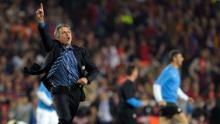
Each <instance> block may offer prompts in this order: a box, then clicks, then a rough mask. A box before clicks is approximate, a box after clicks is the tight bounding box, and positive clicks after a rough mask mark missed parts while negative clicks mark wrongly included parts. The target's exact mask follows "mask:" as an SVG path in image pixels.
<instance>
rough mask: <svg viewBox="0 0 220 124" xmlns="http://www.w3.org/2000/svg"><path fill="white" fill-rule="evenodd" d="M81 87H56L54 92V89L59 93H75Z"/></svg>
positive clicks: (76, 85)
mask: <svg viewBox="0 0 220 124" xmlns="http://www.w3.org/2000/svg"><path fill="white" fill-rule="evenodd" d="M80 87H81V86H80V85H78V84H75V85H71V86H55V87H52V90H53V89H54V90H55V91H59V92H68V91H74V90H75V89H78V88H80Z"/></svg>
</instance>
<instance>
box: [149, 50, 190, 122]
mask: <svg viewBox="0 0 220 124" xmlns="http://www.w3.org/2000/svg"><path fill="white" fill-rule="evenodd" d="M169 58H170V64H169V65H167V66H166V67H165V68H164V69H163V70H162V72H161V74H160V75H159V77H158V78H157V80H156V82H155V84H154V85H153V89H154V97H155V98H156V100H157V101H158V103H159V106H160V124H170V123H171V122H172V119H176V120H177V121H178V122H180V123H181V124H189V121H188V120H187V117H186V115H185V114H184V113H183V112H182V110H181V108H179V107H178V106H177V97H180V98H181V99H183V100H184V101H190V102H193V99H192V98H189V97H188V96H187V95H186V94H185V93H184V92H183V91H182V90H181V89H180V82H181V78H180V72H179V70H178V69H179V68H180V67H181V66H182V62H183V55H182V53H181V52H180V51H178V50H172V51H171V52H170V53H169Z"/></svg>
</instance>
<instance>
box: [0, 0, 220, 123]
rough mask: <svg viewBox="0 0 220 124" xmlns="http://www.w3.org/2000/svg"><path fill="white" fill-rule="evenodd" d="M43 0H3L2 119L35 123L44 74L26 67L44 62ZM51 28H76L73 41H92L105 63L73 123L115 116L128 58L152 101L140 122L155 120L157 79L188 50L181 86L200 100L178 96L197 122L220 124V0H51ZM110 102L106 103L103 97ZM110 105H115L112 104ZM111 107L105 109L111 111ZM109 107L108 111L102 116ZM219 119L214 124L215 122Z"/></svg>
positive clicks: (85, 43) (47, 3)
mask: <svg viewBox="0 0 220 124" xmlns="http://www.w3.org/2000/svg"><path fill="white" fill-rule="evenodd" d="M39 3H40V1H37V0H35V1H34V0H0V123H1V124H6V122H7V121H8V120H11V119H17V120H22V121H25V122H27V123H30V124H34V123H35V108H36V106H37V97H36V94H35V93H36V90H37V88H38V85H39V77H36V76H27V75H24V74H23V73H22V69H23V67H24V66H25V65H29V64H30V63H31V62H33V61H35V60H36V61H38V62H39V63H41V62H42V61H43V60H44V55H45V53H44V50H43V48H42V46H41V44H40V37H39V34H38V31H37V23H36V21H35V15H34V14H35V11H36V9H37V8H38V7H39ZM43 4H44V8H45V12H46V16H45V18H46V22H47V24H48V28H49V31H50V34H51V35H53V30H54V28H55V26H56V25H57V24H59V23H60V22H63V23H68V24H70V25H71V26H72V29H73V35H74V40H73V41H75V42H73V43H75V44H77V45H80V46H84V47H87V48H88V49H89V50H90V53H91V55H92V58H93V60H94V62H95V63H96V64H97V66H98V68H99V69H100V72H101V73H100V75H99V77H98V78H97V80H96V81H95V82H94V83H93V84H91V85H90V86H87V87H86V88H85V91H86V93H87V100H86V102H83V103H82V104H81V107H80V109H79V112H78V116H77V117H76V118H75V120H74V121H75V122H81V123H83V122H85V123H86V122H88V123H90V124H93V123H96V121H98V120H100V119H102V118H104V117H103V116H105V112H106V113H110V114H111V116H112V117H113V120H112V121H114V119H115V118H116V117H117V110H118V108H117V107H118V103H119V98H118V93H117V91H118V90H117V89H118V87H119V86H120V85H121V84H122V83H123V81H124V79H125V73H124V69H125V67H126V65H127V64H128V63H130V62H133V63H135V64H136V65H137V66H138V67H139V68H140V76H139V78H138V80H137V82H136V83H137V89H138V92H137V96H138V97H139V98H141V99H147V100H149V101H150V105H149V106H148V107H146V108H145V109H140V110H138V113H139V116H138V122H139V123H150V124H156V122H154V121H156V120H157V117H158V110H159V108H158V106H157V105H156V103H155V100H154V98H153V95H152V84H153V82H154V80H155V77H156V76H157V75H158V73H159V72H160V70H161V69H162V68H163V67H164V66H165V65H166V64H167V62H168V59H167V53H168V51H169V50H172V49H174V48H177V49H180V50H182V51H183V53H184V57H185V61H184V65H183V68H182V70H181V72H182V73H181V74H182V88H183V90H184V91H185V92H186V93H187V94H188V95H189V96H191V97H193V98H194V99H195V102H194V104H192V105H190V104H186V103H184V102H182V101H180V106H181V108H182V109H183V110H184V112H186V113H187V115H188V117H189V119H190V122H191V123H192V124H212V123H214V122H217V121H218V122H217V123H220V122H219V119H220V118H219V115H220V114H219V113H220V103H219V99H220V85H219V84H220V59H219V58H220V11H219V10H220V8H219V7H220V6H219V5H220V3H218V1H217V0H45V1H43ZM106 101H107V103H108V104H105V105H107V106H104V107H103V106H102V103H105V102H106ZM106 107H107V108H109V109H106ZM105 110H107V111H105ZM100 113H104V114H100ZM210 120H211V121H213V122H211V121H210Z"/></svg>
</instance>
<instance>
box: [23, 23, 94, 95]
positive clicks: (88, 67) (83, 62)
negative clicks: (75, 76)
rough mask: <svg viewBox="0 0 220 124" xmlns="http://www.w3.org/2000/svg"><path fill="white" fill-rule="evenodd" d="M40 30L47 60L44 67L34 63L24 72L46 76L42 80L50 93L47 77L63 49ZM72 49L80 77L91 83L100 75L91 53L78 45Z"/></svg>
mask: <svg viewBox="0 0 220 124" xmlns="http://www.w3.org/2000/svg"><path fill="white" fill-rule="evenodd" d="M38 29H39V32H40V36H41V41H42V43H43V46H44V48H45V50H46V52H47V55H46V60H45V62H44V63H43V64H42V65H39V64H36V63H34V64H33V65H32V66H31V67H25V68H24V72H25V73H27V74H32V75H40V74H44V76H43V78H42V79H41V80H42V81H43V83H44V85H45V86H46V88H47V89H48V90H49V91H50V89H51V87H52V84H51V83H50V82H49V80H48V79H47V75H48V72H49V70H50V68H51V66H52V65H53V63H54V61H55V60H56V58H57V57H59V55H60V53H61V52H60V51H61V49H62V44H61V43H60V42H59V41H58V40H54V39H51V37H50V35H49V33H48V30H47V29H46V28H43V27H41V26H40V25H38ZM72 47H73V49H74V55H75V57H76V59H77V64H78V65H77V66H78V71H79V77H87V79H88V81H89V83H90V82H91V81H92V80H93V79H94V78H95V77H96V75H97V74H98V69H97V67H96V66H95V64H94V63H92V61H91V59H90V57H89V53H88V51H87V50H86V49H85V48H81V47H78V46H76V45H72ZM81 89H82V87H81ZM83 94H84V92H83Z"/></svg>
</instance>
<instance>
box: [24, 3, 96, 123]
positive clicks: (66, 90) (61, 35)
mask: <svg viewBox="0 0 220 124" xmlns="http://www.w3.org/2000/svg"><path fill="white" fill-rule="evenodd" d="M36 18H37V21H38V23H39V25H38V29H39V32H40V36H41V39H42V43H43V45H44V47H45V50H46V51H47V52H48V54H47V57H46V61H45V63H44V64H43V65H42V66H40V65H38V64H33V65H32V66H31V67H30V68H25V69H24V71H25V72H26V73H28V74H33V75H39V74H45V75H44V76H43V78H42V81H43V83H44V84H45V86H46V88H47V89H48V90H49V91H51V93H52V95H53V103H54V106H55V109H56V111H57V114H58V117H59V124H71V123H72V119H73V117H74V116H75V114H76V112H77V109H78V106H79V103H80V101H83V100H84V99H85V95H84V92H83V90H82V88H83V85H86V84H89V83H90V82H91V81H92V80H93V79H94V78H95V77H96V75H97V73H98V70H97V68H96V66H95V65H94V64H93V63H92V62H91V60H90V58H89V55H88V51H87V50H86V49H84V48H80V47H77V46H75V45H71V41H72V34H71V30H70V27H69V26H68V25H66V24H60V25H58V26H57V27H56V29H55V31H54V37H55V39H54V40H52V39H51V37H50V36H49V34H48V31H47V30H46V24H45V21H44V9H43V5H42V3H41V7H40V8H39V9H38V10H37V11H36Z"/></svg>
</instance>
